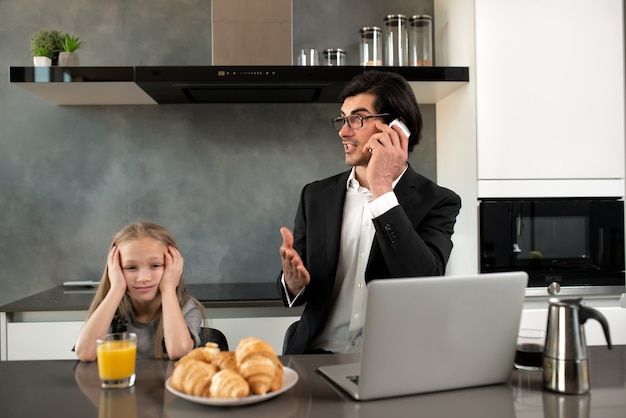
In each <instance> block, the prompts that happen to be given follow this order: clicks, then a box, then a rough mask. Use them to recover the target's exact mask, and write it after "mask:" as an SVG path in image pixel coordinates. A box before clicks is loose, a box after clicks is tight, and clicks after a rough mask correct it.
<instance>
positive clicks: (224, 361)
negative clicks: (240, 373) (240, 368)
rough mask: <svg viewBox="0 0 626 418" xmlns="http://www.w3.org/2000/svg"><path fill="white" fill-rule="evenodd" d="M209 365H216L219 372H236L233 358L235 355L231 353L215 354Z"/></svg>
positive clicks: (235, 361) (235, 362)
mask: <svg viewBox="0 0 626 418" xmlns="http://www.w3.org/2000/svg"><path fill="white" fill-rule="evenodd" d="M211 364H214V365H216V366H217V368H218V369H220V370H225V369H232V370H237V359H236V358H235V353H234V352H232V351H220V352H219V353H217V354H215V356H213V360H212V361H211Z"/></svg>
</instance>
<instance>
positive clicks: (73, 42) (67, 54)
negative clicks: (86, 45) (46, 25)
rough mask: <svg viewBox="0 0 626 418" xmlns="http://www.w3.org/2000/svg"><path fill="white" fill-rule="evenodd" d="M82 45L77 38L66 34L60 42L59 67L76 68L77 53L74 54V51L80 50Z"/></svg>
mask: <svg viewBox="0 0 626 418" xmlns="http://www.w3.org/2000/svg"><path fill="white" fill-rule="evenodd" d="M82 44H83V43H82V41H81V40H80V38H79V37H78V36H75V35H73V34H72V35H70V34H67V33H66V34H65V37H64V38H63V41H62V42H61V47H62V51H61V52H60V53H59V65H62V66H67V67H76V66H78V52H76V50H77V49H78V48H80V47H81V45H82Z"/></svg>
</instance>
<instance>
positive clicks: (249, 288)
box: [0, 283, 283, 312]
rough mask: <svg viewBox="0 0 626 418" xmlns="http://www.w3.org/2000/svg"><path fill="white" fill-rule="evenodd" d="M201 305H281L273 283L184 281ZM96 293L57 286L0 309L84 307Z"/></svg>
mask: <svg viewBox="0 0 626 418" xmlns="http://www.w3.org/2000/svg"><path fill="white" fill-rule="evenodd" d="M187 290H188V291H189V293H191V294H192V295H193V296H195V297H196V298H197V299H198V300H199V301H200V302H202V304H203V305H204V306H206V307H207V308H210V307H247V306H283V303H282V301H281V298H280V293H278V289H277V287H276V284H275V283H210V284H188V285H187ZM95 293H96V288H94V287H89V286H57V287H53V288H52V289H49V290H45V291H43V292H40V293H37V294H34V295H32V296H27V297H25V298H23V299H19V300H17V301H15V302H11V303H8V304H6V305H3V306H0V312H38V311H86V310H87V309H89V304H90V303H91V300H92V299H93V296H94V294H95Z"/></svg>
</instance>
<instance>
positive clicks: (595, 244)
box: [481, 200, 624, 286]
mask: <svg viewBox="0 0 626 418" xmlns="http://www.w3.org/2000/svg"><path fill="white" fill-rule="evenodd" d="M506 270H524V271H527V272H528V273H529V277H530V280H529V286H545V285H546V284H549V283H551V282H560V283H562V284H574V285H594V284H623V283H624V274H623V271H624V210H623V202H621V201H616V200H507V201H489V202H482V203H481V271H484V272H488V271H506ZM614 282H616V283H614Z"/></svg>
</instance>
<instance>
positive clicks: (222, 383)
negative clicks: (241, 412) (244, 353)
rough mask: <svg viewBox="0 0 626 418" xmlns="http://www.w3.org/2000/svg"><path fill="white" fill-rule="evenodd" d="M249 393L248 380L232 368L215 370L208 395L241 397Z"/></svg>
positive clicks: (214, 396) (213, 396)
mask: <svg viewBox="0 0 626 418" xmlns="http://www.w3.org/2000/svg"><path fill="white" fill-rule="evenodd" d="M249 394H250V386H249V385H248V382H246V380H245V379H244V378H243V377H242V376H241V375H240V374H239V373H237V372H236V371H235V370H232V369H224V370H220V371H219V372H217V373H216V374H215V376H213V379H212V382H211V386H210V388H209V396H211V397H212V398H243V397H245V396H248V395H249Z"/></svg>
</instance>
